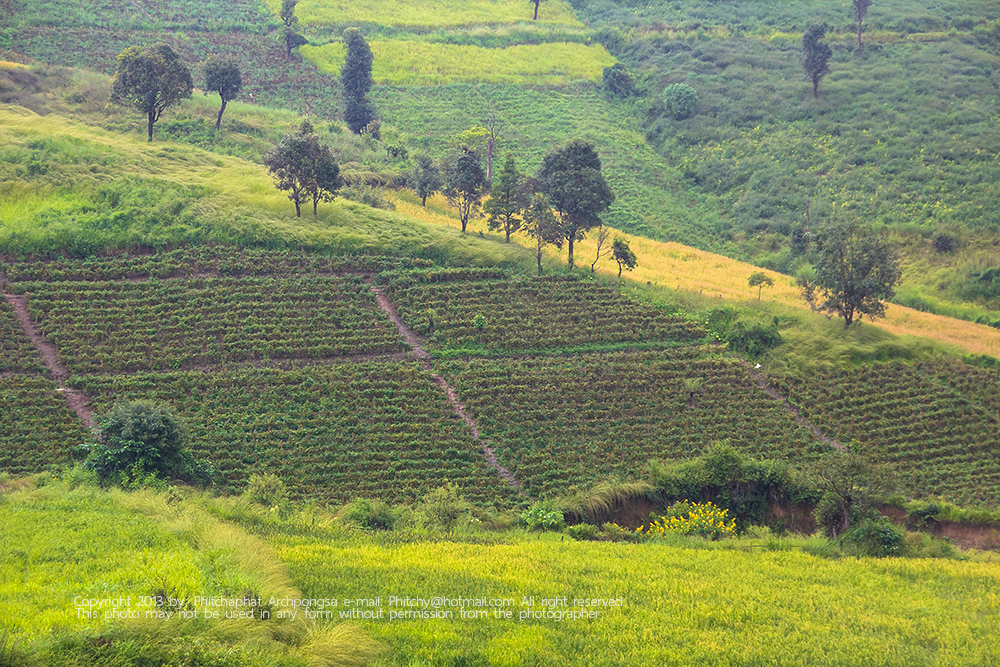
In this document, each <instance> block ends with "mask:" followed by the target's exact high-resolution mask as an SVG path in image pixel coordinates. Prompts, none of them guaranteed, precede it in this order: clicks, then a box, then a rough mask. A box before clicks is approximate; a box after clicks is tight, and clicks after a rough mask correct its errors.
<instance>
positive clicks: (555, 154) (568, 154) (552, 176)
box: [537, 139, 615, 267]
mask: <svg viewBox="0 0 1000 667" xmlns="http://www.w3.org/2000/svg"><path fill="white" fill-rule="evenodd" d="M537 177H538V180H539V181H541V183H542V187H543V192H544V193H545V195H546V196H547V197H548V199H549V202H551V204H552V208H554V209H555V210H556V212H557V213H558V215H559V225H560V227H561V228H562V231H563V238H565V239H566V240H567V241H568V242H569V246H568V248H569V265H570V267H572V266H573V243H574V242H575V241H579V240H581V239H583V238H584V237H585V236H586V233H587V231H588V230H590V229H593V228H594V227H597V226H598V225H600V224H601V219H600V214H601V213H603V212H604V211H606V210H607V208H608V207H609V206H610V205H611V203H612V202H613V201H614V200H615V195H614V193H613V192H612V191H611V188H610V187H608V184H607V182H606V181H605V180H604V175H603V174H602V173H601V159H600V158H599V157H598V156H597V152H596V151H595V150H594V146H593V145H592V144H590V143H588V142H586V141H584V140H582V139H573V140H572V141H570V142H569V143H568V144H566V145H565V146H562V147H560V148H557V149H555V150H553V151H551V152H549V153H548V154H547V155H546V156H545V157H544V158H543V159H542V166H541V168H540V169H539V170H538V174H537Z"/></svg>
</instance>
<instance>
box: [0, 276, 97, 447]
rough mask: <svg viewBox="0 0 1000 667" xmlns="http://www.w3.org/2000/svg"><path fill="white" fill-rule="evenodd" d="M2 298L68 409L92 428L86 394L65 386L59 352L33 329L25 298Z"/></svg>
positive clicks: (64, 373) (67, 374) (91, 416)
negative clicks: (39, 354) (37, 354)
mask: <svg viewBox="0 0 1000 667" xmlns="http://www.w3.org/2000/svg"><path fill="white" fill-rule="evenodd" d="M4 298H6V299H7V303H9V304H10V306H11V308H13V309H14V312H15V313H16V314H17V319H18V320H19V321H20V322H21V328H22V329H24V333H25V335H27V336H28V338H29V339H31V342H32V344H33V345H34V346H35V348H36V349H37V350H38V351H39V352H40V353H41V355H42V358H43V359H44V360H45V365H46V366H48V368H49V372H51V373H52V377H53V378H55V381H56V383H57V384H58V385H59V388H58V389H57V390H56V391H58V392H60V393H61V394H62V395H63V396H64V397H65V398H66V403H68V404H69V407H70V409H72V410H73V412H75V413H76V415H77V416H78V417H79V418H80V419H81V420H82V421H83V423H84V424H85V425H86V426H87V428H94V419H93V413H92V412H91V410H90V398H89V397H88V396H87V395H86V394H84V393H82V392H79V391H77V390H75V389H70V388H69V387H67V386H66V378H68V377H69V372H68V371H67V370H66V369H65V368H63V367H62V366H61V365H60V364H59V351H58V350H56V346H55V345H53V344H52V343H50V342H48V341H47V340H45V337H44V336H42V335H41V334H40V333H38V329H36V328H35V323H34V322H32V321H31V316H30V315H28V301H27V298H26V297H24V296H23V295H21V294H4Z"/></svg>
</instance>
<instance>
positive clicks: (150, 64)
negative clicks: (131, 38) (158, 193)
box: [111, 44, 194, 141]
mask: <svg viewBox="0 0 1000 667" xmlns="http://www.w3.org/2000/svg"><path fill="white" fill-rule="evenodd" d="M193 91H194V82H193V81H192V80H191V70H190V69H188V66H187V65H185V64H184V61H182V60H181V59H180V56H178V55H177V53H175V52H174V50H173V49H172V48H170V47H169V46H167V45H166V44H156V45H154V46H151V47H149V48H147V49H140V48H139V47H138V46H131V47H129V48H127V49H125V50H124V51H122V52H121V53H120V54H118V69H117V71H116V72H115V77H114V79H113V80H112V82H111V102H112V103H113V104H117V105H119V106H124V107H129V108H131V109H133V110H135V111H138V112H139V113H141V114H144V115H145V116H146V121H147V123H146V131H147V134H148V136H149V141H152V140H153V123H155V122H156V121H158V120H159V119H160V116H161V115H162V114H163V111H164V110H165V109H167V108H168V107H171V106H173V105H175V104H177V103H178V102H180V101H181V100H183V99H188V98H190V97H191V93H192V92H193Z"/></svg>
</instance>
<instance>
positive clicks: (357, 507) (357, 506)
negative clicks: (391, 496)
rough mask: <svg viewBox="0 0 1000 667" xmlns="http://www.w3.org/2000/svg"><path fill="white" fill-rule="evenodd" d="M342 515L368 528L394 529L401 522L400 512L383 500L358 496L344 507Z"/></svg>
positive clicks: (346, 519)
mask: <svg viewBox="0 0 1000 667" xmlns="http://www.w3.org/2000/svg"><path fill="white" fill-rule="evenodd" d="M341 517H342V518H343V519H344V520H345V521H349V522H351V523H353V524H356V525H358V526H360V527H361V528H365V529H368V530H392V529H393V528H395V527H396V525H397V524H398V523H399V520H400V513H399V512H397V511H396V510H394V509H393V508H392V507H390V506H389V504H388V503H386V502H385V501H383V500H368V499H367V498H356V499H355V500H354V501H353V502H351V503H349V504H348V505H347V506H346V507H345V508H344V511H343V513H342V514H341Z"/></svg>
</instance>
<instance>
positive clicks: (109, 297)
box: [22, 276, 404, 373]
mask: <svg viewBox="0 0 1000 667" xmlns="http://www.w3.org/2000/svg"><path fill="white" fill-rule="evenodd" d="M22 287H23V288H24V290H25V291H26V292H27V293H28V295H29V311H30V313H31V316H32V319H33V320H34V321H35V322H36V323H37V324H38V327H39V330H40V331H42V332H43V333H45V334H46V335H47V336H48V338H49V340H50V341H51V342H52V343H54V344H55V345H57V346H58V348H59V356H60V360H61V361H62V363H64V364H65V365H66V366H67V367H68V368H69V369H70V370H72V371H73V372H77V373H90V372H121V371H135V370H143V369H146V370H166V369H173V368H180V367H188V366H191V365H194V364H217V363H224V362H233V361H241V360H247V359H262V358H290V357H309V358H319V357H331V356H338V355H346V354H365V353H378V352H398V351H402V350H403V349H404V348H403V344H402V342H401V340H400V337H399V334H398V332H397V331H396V329H395V327H394V326H393V325H392V323H391V322H390V321H389V319H388V318H387V317H386V316H385V314H384V313H382V311H381V310H379V308H378V306H377V305H376V304H375V298H374V295H373V294H372V293H371V291H370V290H369V288H368V286H367V285H365V283H364V282H363V280H362V279H361V278H359V277H356V276H343V277H310V276H299V277H295V278H287V279H279V278H215V279H193V280H166V281H159V280H154V281H147V282H61V283H42V282H32V283H23V284H22Z"/></svg>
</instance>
